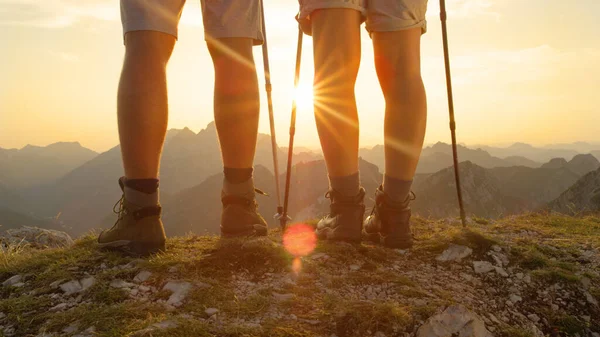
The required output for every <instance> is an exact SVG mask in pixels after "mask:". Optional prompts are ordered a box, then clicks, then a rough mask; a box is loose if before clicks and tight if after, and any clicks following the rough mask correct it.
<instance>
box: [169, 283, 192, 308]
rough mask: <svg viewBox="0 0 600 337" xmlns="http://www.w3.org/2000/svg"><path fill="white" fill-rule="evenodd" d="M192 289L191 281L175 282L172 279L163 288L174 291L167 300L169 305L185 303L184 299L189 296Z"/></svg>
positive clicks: (175, 305) (176, 305)
mask: <svg viewBox="0 0 600 337" xmlns="http://www.w3.org/2000/svg"><path fill="white" fill-rule="evenodd" d="M191 289H192V284H191V283H189V282H174V281H170V282H168V283H167V284H165V286H164V287H163V290H169V291H172V292H173V294H171V297H169V299H168V300H167V304H168V305H172V306H174V307H178V306H181V305H182V304H183V300H184V299H185V297H186V296H187V294H188V293H189V292H190V290H191Z"/></svg>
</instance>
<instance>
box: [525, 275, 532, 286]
mask: <svg viewBox="0 0 600 337" xmlns="http://www.w3.org/2000/svg"><path fill="white" fill-rule="evenodd" d="M523 281H525V283H527V284H529V283H531V275H529V274H528V275H525V277H523Z"/></svg>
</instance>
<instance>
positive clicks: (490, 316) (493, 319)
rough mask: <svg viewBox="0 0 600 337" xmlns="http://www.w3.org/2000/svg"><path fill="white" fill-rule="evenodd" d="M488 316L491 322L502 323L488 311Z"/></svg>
mask: <svg viewBox="0 0 600 337" xmlns="http://www.w3.org/2000/svg"><path fill="white" fill-rule="evenodd" d="M488 317H489V318H490V320H492V322H494V323H496V324H502V322H500V320H499V319H498V318H497V317H496V316H494V314H492V313H489V314H488Z"/></svg>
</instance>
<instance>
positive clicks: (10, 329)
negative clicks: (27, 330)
mask: <svg viewBox="0 0 600 337" xmlns="http://www.w3.org/2000/svg"><path fill="white" fill-rule="evenodd" d="M3 332H4V336H6V337H10V336H14V335H16V334H17V331H16V329H15V327H13V326H9V327H6V328H4V331H3Z"/></svg>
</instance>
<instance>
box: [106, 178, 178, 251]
mask: <svg viewBox="0 0 600 337" xmlns="http://www.w3.org/2000/svg"><path fill="white" fill-rule="evenodd" d="M122 188H123V187H122ZM117 206H118V209H117ZM113 211H114V212H115V213H116V214H117V215H118V216H119V218H118V219H117V222H115V225H114V226H113V227H112V228H111V229H109V230H105V231H103V232H102V233H100V236H99V237H98V245H99V246H100V248H102V249H107V250H116V251H120V252H123V253H126V254H128V255H133V256H147V255H150V254H154V253H158V252H162V251H164V250H165V240H166V236H165V230H164V228H163V224H162V221H161V220H160V214H161V207H160V205H156V206H151V207H144V208H139V207H138V206H135V205H133V204H131V203H130V202H128V201H127V200H126V199H125V196H123V197H121V199H120V200H119V201H117V203H116V204H115V206H114V208H113Z"/></svg>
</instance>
